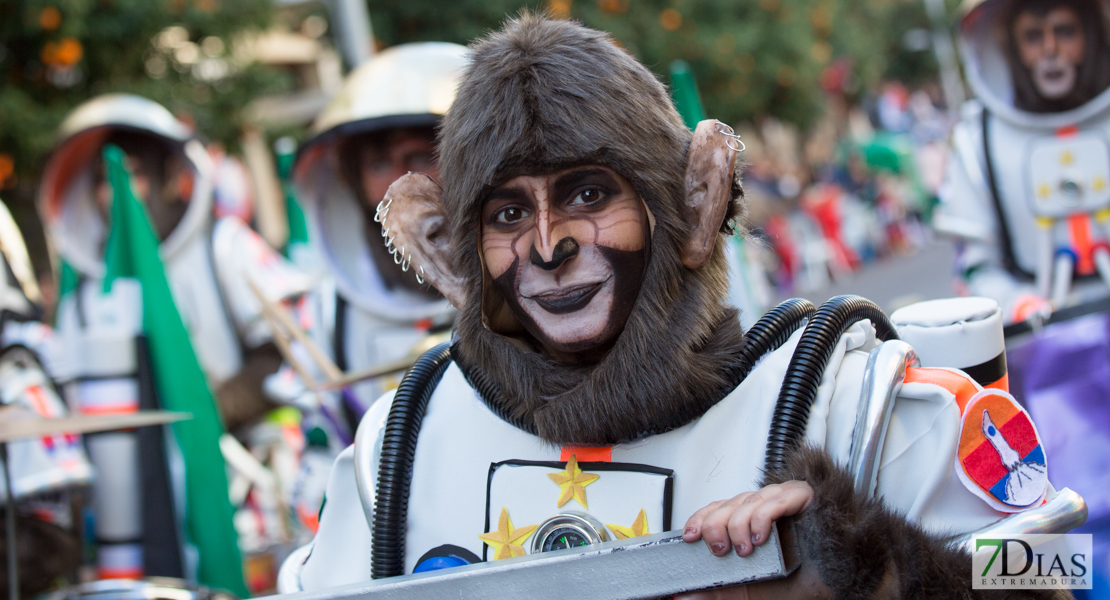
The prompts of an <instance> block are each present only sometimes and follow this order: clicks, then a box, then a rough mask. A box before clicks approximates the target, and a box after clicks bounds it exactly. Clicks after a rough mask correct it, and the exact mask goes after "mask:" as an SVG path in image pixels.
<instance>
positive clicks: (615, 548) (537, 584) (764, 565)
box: [272, 520, 798, 600]
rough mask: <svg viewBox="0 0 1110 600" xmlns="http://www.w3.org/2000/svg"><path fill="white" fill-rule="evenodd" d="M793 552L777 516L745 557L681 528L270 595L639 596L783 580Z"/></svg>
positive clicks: (319, 599) (323, 599)
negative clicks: (688, 537)
mask: <svg viewBox="0 0 1110 600" xmlns="http://www.w3.org/2000/svg"><path fill="white" fill-rule="evenodd" d="M784 524H785V525H784ZM780 530H781V531H782V536H781V537H780V535H779V531H780ZM797 557H798V553H797V550H796V548H795V546H794V539H793V529H792V526H791V525H790V522H789V520H785V521H782V520H780V521H779V522H778V523H776V526H775V528H773V529H772V530H771V537H770V538H769V539H768V540H767V542H766V543H764V544H763V545H762V546H758V547H756V549H755V551H754V552H753V553H752V554H750V555H749V556H747V557H745V558H741V557H739V556H737V555H736V554H735V553H733V552H729V553H728V554H727V555H726V556H722V557H717V556H713V555H712V554H710V552H709V549H708V548H706V547H705V544H704V543H702V542H695V543H692V544H687V543H686V542H683V541H682V532H681V531H669V532H667V533H660V534H655V535H649V536H644V537H638V538H634V539H632V540H622V541H620V542H607V543H604V544H597V545H595V546H588V547H585V548H583V549H570V550H559V551H556V552H547V553H544V554H532V555H529V556H523V557H520V558H512V559H505V560H498V561H493V562H486V563H478V564H473V565H468V566H465V567H456V568H453V569H446V570H443V571H435V572H431V573H420V574H417V575H406V576H404V577H392V578H390V579H379V580H376V581H372V582H368V583H358V584H353V585H348V586H342V587H336V588H331V589H326V590H320V591H314V592H299V593H296V594H286V595H283V596H273V597H272V598H281V600H362V599H372V600H392V599H397V600H401V599H412V598H420V599H422V600H439V599H443V600H447V599H451V600H457V599H459V598H487V597H490V596H491V595H492V594H493V590H497V595H498V596H504V597H512V598H547V597H550V596H551V595H552V592H557V594H558V596H559V597H560V598H591V599H598V600H606V599H608V600H638V599H641V598H659V597H666V596H671V595H673V594H681V593H685V592H692V591H697V590H706V589H713V588H720V587H726V586H732V585H742V584H746V583H754V582H757V581H764V580H769V579H778V578H782V577H786V576H787V575H789V574H790V573H792V572H793V571H794V569H796V568H797V566H798V558H797Z"/></svg>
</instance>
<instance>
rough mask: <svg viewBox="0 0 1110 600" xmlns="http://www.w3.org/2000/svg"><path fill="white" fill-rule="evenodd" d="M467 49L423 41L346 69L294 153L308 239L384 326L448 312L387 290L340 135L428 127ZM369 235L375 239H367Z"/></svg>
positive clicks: (342, 286) (346, 290)
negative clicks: (343, 162)
mask: <svg viewBox="0 0 1110 600" xmlns="http://www.w3.org/2000/svg"><path fill="white" fill-rule="evenodd" d="M467 52H468V51H467V49H466V48H465V47H464V46H460V45H458V44H448V43H444V42H423V43H416V44H403V45H400V46H395V47H393V48H389V49H388V50H385V51H384V52H381V53H380V54H378V55H377V56H375V57H374V58H372V59H370V60H369V61H367V62H366V63H364V64H362V65H361V66H359V67H358V68H357V69H355V70H354V71H352V72H351V74H350V75H349V76H348V77H347V80H346V81H345V82H344V84H343V89H342V90H341V91H340V92H339V94H338V95H337V96H336V97H335V98H334V99H333V100H332V102H331V104H329V105H328V107H327V108H326V109H324V112H323V113H321V114H320V116H319V118H317V119H316V122H315V123H314V124H313V126H312V130H311V132H312V135H313V137H312V138H311V139H309V140H308V141H307V142H306V143H305V144H304V145H303V146H301V148H300V150H299V151H298V153H297V162H296V164H295V166H294V171H293V180H294V183H295V185H296V187H297V197H298V199H299V200H300V201H301V202H302V204H303V206H304V208H305V213H306V216H307V219H308V222H309V228H310V240H311V243H312V244H313V245H314V246H315V247H316V249H317V251H318V252H319V254H320V255H321V258H322V259H323V262H324V264H325V265H326V266H327V268H328V270H329V271H330V272H331V273H332V274H333V275H334V277H335V279H336V286H337V287H338V288H339V291H340V293H342V294H343V297H344V298H345V299H346V300H347V301H349V302H351V303H352V304H354V305H356V306H358V307H359V308H360V309H362V310H365V311H367V312H369V313H371V314H373V315H375V316H378V317H380V318H383V319H386V320H390V321H402V322H404V321H415V320H419V319H424V318H432V319H435V318H437V317H441V316H443V315H446V314H448V313H449V312H450V311H451V307H450V304H449V303H448V302H447V301H446V300H434V301H429V300H427V299H424V298H422V297H418V296H417V295H416V294H412V293H409V292H406V291H404V290H392V291H390V290H386V288H385V286H384V284H383V283H382V280H381V277H380V275H379V274H378V271H377V269H376V268H375V267H374V263H373V258H372V257H371V255H370V248H369V246H368V244H380V243H382V241H381V240H380V239H369V240H368V239H366V233H365V232H366V230H367V228H366V223H365V216H364V215H365V212H364V210H363V208H362V207H361V206H359V200H358V196H357V195H356V194H355V192H354V191H353V190H351V189H350V188H349V186H348V185H347V182H346V180H345V179H344V177H343V176H342V170H341V168H340V164H339V147H340V145H341V144H340V141H341V140H343V139H344V138H346V137H348V136H351V135H357V134H361V133H367V132H371V131H379V130H384V129H392V128H397V127H430V126H434V125H435V124H436V123H437V122H438V121H439V119H440V118H441V117H442V116H443V115H444V114H445V113H446V112H447V109H448V108H449V107H450V106H451V102H452V101H453V100H454V98H455V88H456V87H457V86H458V82H459V79H460V76H461V74H462V69H463V67H465V66H466V62H467ZM372 237H374V236H372Z"/></svg>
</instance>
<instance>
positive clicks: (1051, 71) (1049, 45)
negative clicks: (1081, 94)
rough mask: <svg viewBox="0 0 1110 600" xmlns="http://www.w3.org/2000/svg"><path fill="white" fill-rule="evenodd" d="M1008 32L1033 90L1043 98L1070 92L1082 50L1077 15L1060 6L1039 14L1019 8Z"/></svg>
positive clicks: (1080, 64) (1084, 49)
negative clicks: (1020, 10)
mask: <svg viewBox="0 0 1110 600" xmlns="http://www.w3.org/2000/svg"><path fill="white" fill-rule="evenodd" d="M1012 35H1013V36H1014V42H1015V46H1016V47H1017V51H1018V57H1019V58H1020V60H1021V63H1022V65H1023V66H1024V67H1025V68H1026V70H1027V71H1028V72H1029V75H1030V77H1031V79H1032V80H1033V85H1034V87H1036V89H1037V92H1038V93H1039V94H1040V95H1041V96H1042V97H1043V98H1045V99H1046V100H1058V99H1060V98H1063V97H1065V96H1067V95H1068V94H1070V93H1071V92H1072V90H1073V89H1074V88H1075V86H1076V82H1077V80H1078V78H1079V69H1080V67H1081V66H1082V63H1083V58H1084V54H1085V52H1086V36H1085V35H1084V33H1083V24H1082V23H1081V22H1080V20H1079V15H1077V14H1076V13H1075V11H1074V10H1072V9H1071V8H1068V7H1065V6H1060V7H1057V8H1054V9H1052V10H1050V11H1048V12H1047V13H1045V14H1043V15H1039V16H1038V15H1037V14H1035V13H1033V12H1029V11H1026V12H1022V13H1020V14H1019V15H1018V16H1017V18H1016V19H1015V20H1014V27H1013V32H1012Z"/></svg>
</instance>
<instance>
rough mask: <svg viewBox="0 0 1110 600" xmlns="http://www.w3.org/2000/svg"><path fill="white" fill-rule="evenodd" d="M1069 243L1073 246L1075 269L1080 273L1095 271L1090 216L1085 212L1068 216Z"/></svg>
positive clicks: (1086, 273) (1088, 273)
mask: <svg viewBox="0 0 1110 600" xmlns="http://www.w3.org/2000/svg"><path fill="white" fill-rule="evenodd" d="M1068 231H1069V232H1070V233H1071V245H1072V247H1073V248H1075V256H1076V261H1077V262H1076V265H1075V270H1076V271H1077V272H1078V273H1079V274H1080V275H1090V274H1091V273H1094V272H1095V257H1094V243H1093V242H1092V241H1091V218H1090V217H1089V216H1087V215H1086V214H1078V215H1072V216H1070V217H1068Z"/></svg>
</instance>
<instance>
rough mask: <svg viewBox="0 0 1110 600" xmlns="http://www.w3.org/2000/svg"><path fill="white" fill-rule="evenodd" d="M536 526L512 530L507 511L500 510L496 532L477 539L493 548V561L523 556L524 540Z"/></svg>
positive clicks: (504, 509)
mask: <svg viewBox="0 0 1110 600" xmlns="http://www.w3.org/2000/svg"><path fill="white" fill-rule="evenodd" d="M536 527H538V525H529V526H527V527H521V528H520V529H514V528H513V522H512V520H511V519H509V509H507V508H504V507H502V508H501V518H500V519H498V520H497V531H491V532H489V533H483V534H482V535H479V536H478V537H479V538H480V539H481V540H482V541H483V542H485V543H486V544H487V545H488V546H489V547H490V548H493V551H494V554H493V560H501V559H502V558H513V557H516V556H524V554H525V552H524V546H522V545H521V544H523V543H524V540H526V539H528V538H529V537H530V536H531V535H532V532H533V531H535V530H536Z"/></svg>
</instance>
